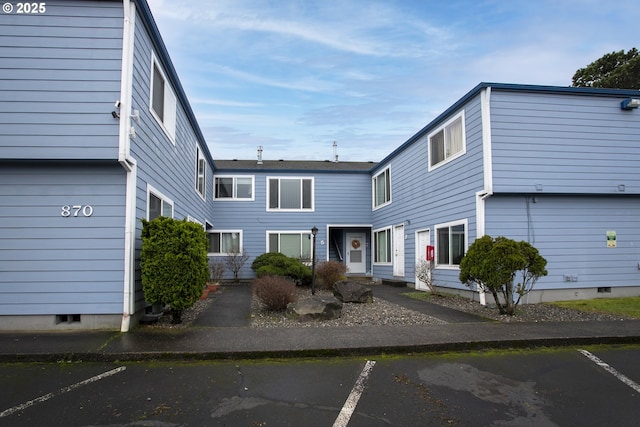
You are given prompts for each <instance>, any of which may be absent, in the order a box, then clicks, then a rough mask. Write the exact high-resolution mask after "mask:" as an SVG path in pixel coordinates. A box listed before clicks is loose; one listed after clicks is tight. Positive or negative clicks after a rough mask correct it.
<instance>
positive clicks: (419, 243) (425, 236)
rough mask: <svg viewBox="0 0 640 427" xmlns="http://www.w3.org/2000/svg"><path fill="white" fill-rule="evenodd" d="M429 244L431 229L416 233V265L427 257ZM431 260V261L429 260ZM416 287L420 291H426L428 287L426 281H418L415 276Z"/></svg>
mask: <svg viewBox="0 0 640 427" xmlns="http://www.w3.org/2000/svg"><path fill="white" fill-rule="evenodd" d="M430 244H431V231H430V230H423V231H418V232H417V233H416V265H417V264H418V263H419V262H420V261H423V260H426V259H427V246H429V245H430ZM431 262H433V261H431ZM416 289H418V290H420V291H428V290H429V287H428V286H427V284H426V283H424V282H422V281H420V279H418V278H417V277H416Z"/></svg>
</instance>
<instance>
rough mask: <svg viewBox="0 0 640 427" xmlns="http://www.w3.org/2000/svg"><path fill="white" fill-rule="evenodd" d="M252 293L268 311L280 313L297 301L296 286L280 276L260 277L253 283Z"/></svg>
mask: <svg viewBox="0 0 640 427" xmlns="http://www.w3.org/2000/svg"><path fill="white" fill-rule="evenodd" d="M252 290H253V293H254V294H255V296H256V297H257V298H258V300H260V302H261V303H262V304H264V305H265V306H266V307H267V308H268V309H269V310H274V311H281V310H284V309H286V308H287V305H288V304H289V303H291V302H295V301H297V299H298V293H297V290H296V284H295V282H293V281H292V280H290V279H287V278H285V277H281V276H262V277H258V278H257V279H255V280H254V281H253V289H252Z"/></svg>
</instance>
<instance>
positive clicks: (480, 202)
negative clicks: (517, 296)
mask: <svg viewBox="0 0 640 427" xmlns="http://www.w3.org/2000/svg"><path fill="white" fill-rule="evenodd" d="M480 110H481V117H482V171H483V176H484V185H483V189H482V190H481V191H478V192H477V193H476V238H480V237H482V236H484V235H485V201H486V200H487V199H488V198H489V197H491V196H492V195H493V159H492V157H491V86H488V87H486V88H485V89H483V90H482V92H480ZM478 298H479V300H480V304H481V305H487V298H486V295H485V289H484V288H483V287H479V288H478Z"/></svg>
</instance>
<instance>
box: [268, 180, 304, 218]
mask: <svg viewBox="0 0 640 427" xmlns="http://www.w3.org/2000/svg"><path fill="white" fill-rule="evenodd" d="M267 183H268V184H267V187H268V195H267V210H269V211H313V178H267Z"/></svg>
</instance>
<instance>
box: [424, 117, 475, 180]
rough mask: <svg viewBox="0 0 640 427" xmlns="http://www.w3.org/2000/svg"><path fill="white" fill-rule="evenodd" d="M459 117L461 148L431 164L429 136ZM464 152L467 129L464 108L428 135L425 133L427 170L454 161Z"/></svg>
mask: <svg viewBox="0 0 640 427" xmlns="http://www.w3.org/2000/svg"><path fill="white" fill-rule="evenodd" d="M459 118H461V124H462V150H460V151H459V152H458V153H456V154H454V155H453V156H451V157H448V158H446V159H444V160H442V161H441V162H439V163H437V164H435V165H433V166H431V137H433V136H434V135H435V134H437V133H438V132H440V131H443V130H444V129H445V128H446V127H447V126H449V125H450V124H451V123H453V122H455V121H456V120H458V119H459ZM466 152H467V129H466V124H465V112H464V110H462V111H460V112H459V113H458V114H456V115H455V116H453V117H451V118H450V119H449V120H447V121H446V122H444V123H443V124H442V125H440V126H438V128H437V129H435V130H434V131H432V132H431V133H429V135H427V166H428V171H429V172H430V171H432V170H435V169H438V168H439V167H441V166H444V165H446V164H447V163H449V162H452V161H454V160H455V159H457V158H458V157H461V156H463V155H464V154H465V153H466Z"/></svg>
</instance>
